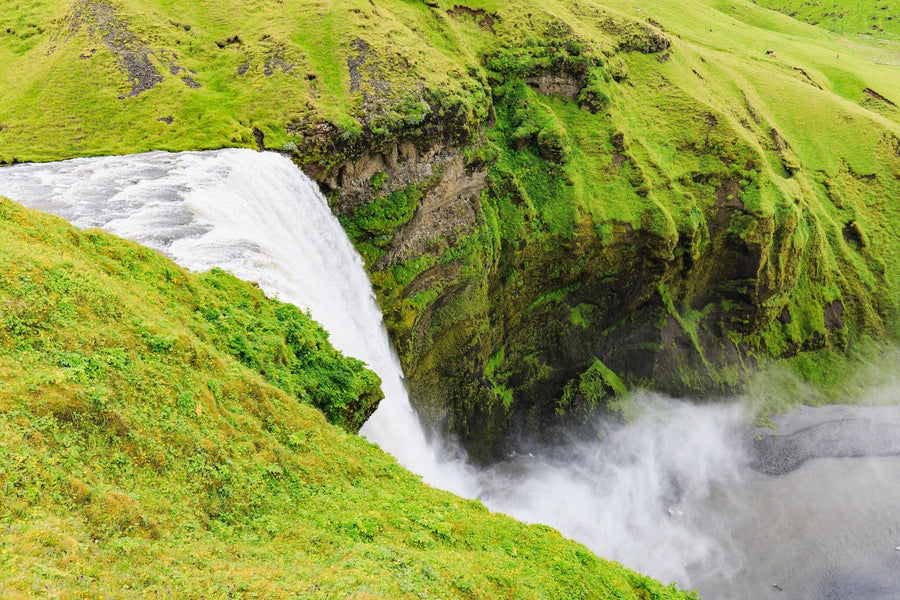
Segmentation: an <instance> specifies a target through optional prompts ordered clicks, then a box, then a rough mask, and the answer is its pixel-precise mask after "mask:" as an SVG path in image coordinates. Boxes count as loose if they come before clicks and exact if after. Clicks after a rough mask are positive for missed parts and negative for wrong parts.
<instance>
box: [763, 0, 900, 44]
mask: <svg viewBox="0 0 900 600" xmlns="http://www.w3.org/2000/svg"><path fill="white" fill-rule="evenodd" d="M757 4H759V5H760V6H765V7H767V8H771V9H773V10H777V11H779V12H783V13H785V14H787V15H789V16H791V17H793V18H795V19H797V20H799V21H803V22H805V23H809V24H811V25H818V26H819V27H822V28H823V29H828V30H830V31H834V32H837V33H839V34H841V35H844V36H847V37H851V38H856V37H859V38H864V39H872V40H884V39H887V40H893V41H897V40H900V8H898V7H897V5H896V4H895V3H893V2H890V1H889V0H837V1H835V0H831V1H830V2H809V1H806V0H758V1H757Z"/></svg>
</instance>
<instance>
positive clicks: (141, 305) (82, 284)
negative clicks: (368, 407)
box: [0, 200, 687, 599]
mask: <svg viewBox="0 0 900 600" xmlns="http://www.w3.org/2000/svg"><path fill="white" fill-rule="evenodd" d="M0 262H2V269H0V272H2V277H0V306H3V321H2V325H0V369H2V374H3V375H2V378H0V483H2V485H3V495H2V496H0V524H2V527H3V536H2V539H0V565H2V572H0V588H2V589H3V595H4V597H5V598H24V597H34V596H52V597H109V596H114V597H133V596H134V597H137V596H140V597H144V596H147V595H160V596H174V597H179V598H200V597H205V598H272V597H279V598H309V597H323V598H326V597H327V598H332V597H359V598H362V597H370V598H372V597H379V598H432V597H442V598H450V597H459V598H469V597H471V598H496V597H503V598H509V597H516V598H546V597H553V598H584V597H594V598H607V597H609V598H612V597H615V598H634V599H639V598H640V599H644V598H661V599H662V598H684V597H687V595H686V594H683V593H681V592H678V591H677V590H675V589H674V588H671V587H665V586H662V585H660V584H658V583H656V582H654V581H652V580H649V579H647V578H644V577H642V576H639V575H637V574H635V573H632V572H630V571H628V570H626V569H624V568H622V567H621V566H619V565H616V564H613V563H608V562H605V561H602V560H600V559H598V558H596V557H595V556H593V555H592V554H591V553H590V552H588V551H587V550H585V549H584V548H583V547H582V546H580V545H578V544H575V543H573V542H570V541H567V540H565V539H563V538H562V537H561V536H560V535H559V534H558V533H556V532H555V531H553V530H551V529H549V528H547V527H542V526H528V525H524V524H521V523H518V522H516V521H514V520H512V519H510V518H507V517H504V516H500V515H492V514H490V513H489V512H488V511H487V510H486V509H485V508H484V507H483V506H482V505H481V504H480V503H479V502H477V501H469V500H462V499H460V498H457V497H455V496H453V495H451V494H449V493H445V492H441V491H438V490H435V489H432V488H430V487H428V486H426V485H424V484H422V483H421V481H420V480H419V479H418V478H417V477H416V476H414V475H412V474H410V473H408V472H407V471H405V470H404V469H402V468H401V467H399V466H398V465H397V464H396V462H395V461H394V460H393V459H392V458H390V457H388V456H387V455H385V454H384V453H382V452H381V451H380V450H378V449H377V448H376V447H375V446H373V445H371V444H369V443H368V442H366V441H365V440H363V439H362V438H359V437H357V436H355V435H349V434H347V433H346V432H345V431H344V430H343V429H339V428H337V427H335V426H333V425H330V424H328V423H327V422H326V421H325V419H323V418H322V414H321V413H320V412H319V411H318V410H316V409H315V408H313V407H312V406H310V404H316V405H319V406H322V407H323V408H324V410H325V413H326V415H327V414H328V413H329V411H332V410H333V408H332V407H333V406H334V405H336V404H341V405H343V404H345V400H346V397H347V395H348V393H352V394H354V395H358V396H361V397H364V396H365V395H366V394H369V395H372V394H374V393H376V391H377V386H376V383H377V382H376V380H375V377H374V376H373V375H372V374H371V373H370V372H368V371H366V370H365V369H364V368H363V366H362V365H361V364H360V363H359V362H358V361H356V360H352V359H346V358H343V357H341V356H340V355H339V354H338V353H337V352H336V351H335V350H333V349H332V348H331V347H330V346H329V345H328V343H327V340H326V335H325V334H324V332H322V330H321V329H320V328H319V327H318V326H316V325H315V324H314V323H312V322H311V321H310V320H309V319H308V318H307V317H306V316H305V315H303V314H302V313H300V312H299V311H298V310H297V309H295V308H293V307H290V306H287V305H284V304H280V303H278V302H276V301H272V300H267V299H265V298H264V297H263V296H262V294H261V293H260V291H259V290H258V289H257V288H255V287H254V286H252V285H251V284H247V283H243V282H240V281H237V280H236V279H234V278H232V277H230V276H228V275H226V274H224V273H221V272H218V271H213V272H210V273H203V274H190V273H187V272H185V271H183V270H182V269H180V268H179V267H177V266H176V265H174V264H172V263H171V262H170V261H168V260H166V259H164V258H162V257H160V256H159V255H157V254H155V253H153V252H151V251H149V250H146V249H144V248H141V247H139V246H137V245H135V244H132V243H128V242H124V241H121V240H118V239H116V238H113V237H112V236H109V235H106V234H103V233H100V232H97V231H87V232H81V231H78V230H76V229H74V228H72V227H70V226H68V225H67V224H65V223H64V222H62V221H61V220H59V219H56V218H51V217H47V216H43V215H41V214H39V213H36V212H33V211H29V210H26V209H23V208H22V207H20V206H18V205H16V204H15V203H13V202H10V201H8V200H2V201H0ZM249 340H253V341H252V342H250V341H249ZM297 349H299V350H297ZM298 361H299V362H298ZM298 399H299V400H300V401H298ZM338 420H339V421H342V419H338Z"/></svg>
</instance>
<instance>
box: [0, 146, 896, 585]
mask: <svg viewBox="0 0 900 600" xmlns="http://www.w3.org/2000/svg"><path fill="white" fill-rule="evenodd" d="M0 195H4V196H8V197H10V198H13V199H15V200H18V201H21V202H24V203H26V204H27V205H29V206H32V207H34V208H39V209H41V210H45V211H49V212H53V213H55V214H58V215H60V216H63V217H65V218H66V219H68V220H70V221H71V222H72V223H74V224H76V225H78V226H79V227H82V228H89V227H102V228H104V229H107V230H108V231H110V232H113V233H116V234H118V235H122V236H126V237H129V238H132V239H134V240H135V241H138V242H141V243H143V244H145V245H148V246H150V247H153V248H156V249H158V250H159V251H161V252H164V253H166V254H168V255H169V256H171V257H173V258H174V259H176V260H177V261H178V262H179V263H181V264H182V265H183V266H185V267H188V268H190V269H193V270H206V269H209V268H212V267H221V268H224V269H226V270H229V271H231V272H233V273H234V274H235V275H238V276H240V277H242V278H244V279H247V280H250V281H255V282H257V283H258V284H259V286H260V287H261V288H262V289H263V290H264V291H266V292H267V293H268V294H270V295H274V296H277V297H278V298H280V299H281V300H284V301H289V302H293V303H296V304H297V305H298V306H301V307H303V308H305V309H308V310H309V311H310V313H311V314H312V316H313V317H314V318H316V319H318V320H319V321H320V322H322V323H323V324H324V325H325V326H326V328H327V329H328V331H329V332H330V334H331V340H332V341H333V343H334V344H335V345H336V347H338V348H339V349H341V350H343V351H344V352H345V353H347V354H348V355H351V356H354V357H356V358H360V359H362V360H364V361H366V362H367V363H368V364H369V365H370V366H371V367H372V368H373V369H374V370H375V371H376V372H377V373H378V374H379V376H380V377H381V380H382V385H383V390H384V393H385V400H384V401H382V403H381V405H380V407H379V409H378V410H377V411H376V412H375V413H374V415H373V416H372V417H371V418H370V419H369V421H368V422H367V423H366V425H365V426H364V427H363V428H362V431H361V433H362V435H364V436H366V437H368V438H369V439H370V440H372V441H374V442H376V443H377V444H379V445H380V446H381V447H382V448H383V449H385V450H386V451H388V452H390V453H392V454H394V456H396V457H397V459H398V460H399V461H400V463H401V464H403V465H404V466H406V467H407V468H409V469H411V470H412V471H414V472H416V473H418V474H420V475H422V476H423V478H424V480H425V481H427V482H430V483H432V484H433V485H436V486H439V487H443V488H445V489H449V490H451V491H454V492H456V493H458V494H461V495H464V496H469V497H478V498H480V499H481V500H482V501H483V502H485V504H486V505H487V506H488V507H489V508H491V509H493V510H499V511H502V512H506V513H508V514H511V515H513V516H516V517H518V518H521V519H524V520H525V521H528V522H538V523H545V524H548V525H551V526H553V527H556V528H557V529H559V530H560V531H561V532H563V533H564V534H565V535H567V536H570V537H572V538H574V539H576V540H578V541H580V542H582V543H584V544H585V545H587V546H588V547H589V548H591V549H592V550H593V551H595V552H597V553H598V554H599V555H601V556H605V557H608V558H611V559H613V560H617V561H621V562H623V563H625V564H626V565H629V566H631V567H634V568H637V569H638V570H640V571H642V572H645V573H648V574H650V575H652V576H654V577H656V578H659V579H661V580H663V581H676V582H677V583H678V584H679V585H681V586H682V587H687V588H689V589H693V588H696V589H698V590H699V592H700V593H701V596H702V597H709V598H734V599H744V598H747V599H749V598H769V597H771V598H778V597H780V594H781V593H788V594H790V597H792V598H809V599H810V600H811V599H813V598H844V599H848V598H859V599H863V598H866V599H873V598H890V597H892V594H893V593H895V591H896V589H897V588H898V586H900V579H898V578H897V573H898V572H900V571H898V569H897V566H898V561H900V553H898V552H897V551H896V550H895V549H894V548H895V546H896V545H897V544H898V543H900V541H898V540H900V538H898V536H900V521H898V515H900V487H898V486H897V484H896V482H897V481H900V479H898V477H900V447H898V445H897V443H896V440H897V439H900V410H898V409H897V408H896V406H894V407H883V408H871V409H862V408H857V409H853V408H849V407H845V408H831V409H819V410H818V411H817V410H813V409H808V410H807V412H800V413H798V414H796V415H795V416H791V417H788V418H782V419H779V421H780V426H779V428H778V431H777V434H778V435H776V436H772V435H771V434H770V433H768V432H766V431H764V430H756V429H754V428H753V426H752V402H751V403H748V402H747V401H745V402H744V403H740V402H736V401H729V402H725V403H720V404H712V405H706V406H695V405H692V404H690V403H685V402H683V401H678V402H676V401H673V400H668V399H664V398H662V397H659V396H656V395H653V394H647V393H637V398H636V399H635V401H634V402H635V411H636V412H635V416H634V420H633V422H631V423H630V424H628V425H617V424H609V423H608V424H605V425H604V424H602V423H601V422H598V423H596V426H597V427H598V429H597V432H598V436H597V437H595V439H594V441H591V440H589V439H585V438H583V437H580V436H569V435H567V434H566V432H565V431H558V432H556V433H557V435H558V436H559V439H560V440H561V442H560V443H556V444H552V445H547V444H544V445H537V446H531V447H532V449H533V450H534V453H526V454H523V455H520V456H515V457H508V458H507V459H506V460H503V461H500V462H498V463H496V464H494V465H492V466H491V467H489V468H486V469H485V468H478V467H476V466H474V465H472V464H470V463H469V462H468V461H467V460H466V459H465V456H464V453H463V451H462V450H460V449H454V445H453V443H452V442H451V441H450V440H442V439H441V438H440V436H439V435H437V434H436V432H431V433H430V434H429V433H428V432H427V431H426V430H425V429H424V428H423V427H422V425H421V424H420V421H419V420H418V419H417V418H416V416H415V415H414V413H413V412H412V410H411V408H410V406H409V402H408V400H407V398H406V393H405V390H404V388H403V381H402V372H401V371H400V369H399V363H398V362H397V360H396V357H395V356H394V354H393V351H392V349H391V347H390V342H389V341H388V339H387V336H386V333H385V331H384V329H383V326H382V325H381V317H380V314H379V312H378V309H377V306H376V305H375V303H374V298H373V295H372V292H371V288H370V285H369V283H368V279H367V277H366V274H365V271H364V270H363V268H362V263H361V261H360V259H359V257H358V256H357V255H356V254H355V252H354V251H353V249H352V246H351V245H350V243H349V241H348V240H347V239H346V235H345V234H344V232H343V230H342V228H341V227H340V225H339V224H338V223H337V220H336V219H335V218H334V217H333V216H332V215H331V212H330V210H329V209H328V206H327V203H326V202H325V199H324V198H323V197H322V196H321V194H320V193H319V192H318V189H317V188H316V186H315V184H314V183H312V182H311V181H310V180H308V179H307V178H305V176H303V174H302V173H301V172H300V171H299V170H297V169H296V168H295V167H294V166H293V165H292V164H291V163H290V161H288V160H287V159H286V158H284V157H282V156H279V155H277V154H274V153H258V152H255V151H249V150H222V151H216V152H207V153H182V154H168V153H151V154H144V155H135V156H128V157H105V158H97V159H76V160H72V161H66V162H62V163H50V164H45V165H20V166H16V167H8V168H4V169H2V170H0ZM898 390H900V388H898V387H897V385H896V384H894V385H893V386H889V387H884V388H883V389H881V390H870V391H869V392H867V393H868V394H869V398H868V399H869V401H875V400H876V398H874V394H875V393H876V392H879V393H881V394H882V395H883V396H884V397H885V398H886V399H887V400H890V398H891V397H894V396H896V394H897V393H898ZM848 425H849V426H848ZM816 427H819V428H820V433H819V434H818V436H814V439H811V440H810V439H806V440H804V437H803V435H804V434H803V432H805V431H809V430H810V429H815V428H816ZM754 435H758V436H759V437H758V438H757V441H753V436H754ZM767 440H768V441H770V442H772V443H771V444H768V445H766V441H767ZM781 442H784V443H781ZM804 452H809V453H810V457H811V458H813V459H815V460H814V461H813V462H812V463H811V464H807V465H804V464H803V463H804V462H805V461H804V460H800V459H793V461H794V462H790V461H791V460H792V459H791V457H792V456H796V455H798V453H799V454H801V455H802V454H803V453H804ZM865 456H871V457H873V458H864V457H865ZM851 457H854V458H851ZM879 457H880V458H879ZM786 461H787V462H786ZM754 462H755V463H756V464H755V465H753V464H752V463H754ZM785 464H787V465H788V466H783V465H785ZM778 465H782V466H781V467H779V466H778ZM751 467H753V468H751ZM767 472H768V473H771V474H770V475H766V474H764V473H767ZM810 515H815V517H811V516H810Z"/></svg>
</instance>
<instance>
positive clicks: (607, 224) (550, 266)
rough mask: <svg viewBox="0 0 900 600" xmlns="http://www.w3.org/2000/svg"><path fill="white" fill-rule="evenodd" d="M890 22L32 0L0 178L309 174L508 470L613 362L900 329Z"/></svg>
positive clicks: (655, 374) (718, 367) (673, 5)
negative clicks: (132, 158)
mask: <svg viewBox="0 0 900 600" xmlns="http://www.w3.org/2000/svg"><path fill="white" fill-rule="evenodd" d="M845 4H846V5H845ZM851 4H852V6H851ZM769 8H776V9H778V10H781V11H783V12H787V13H788V14H794V15H795V17H796V19H792V18H790V17H789V16H786V15H784V14H780V13H777V12H774V11H772V10H769ZM892 10H893V9H891V8H890V7H889V6H888V4H886V3H884V2H880V1H879V2H876V1H874V0H873V1H872V2H857V3H844V4H842V3H840V2H838V3H837V4H835V3H830V4H829V6H828V7H826V6H825V4H823V5H822V6H816V5H815V3H806V4H802V5H800V4H799V3H792V2H791V1H790V0H784V1H781V2H779V1H777V0H760V2H759V3H753V2H749V1H748V0H735V2H731V3H722V2H719V1H718V0H701V1H699V2H692V3H690V7H689V8H687V9H686V8H685V4H684V2H683V0H667V1H665V2H656V1H654V2H651V1H650V0H647V1H646V2H644V1H640V2H637V3H632V4H630V5H629V6H627V7H624V6H622V5H621V3H612V2H610V3H606V2H602V1H601V2H587V1H585V2H574V3H573V2H570V1H564V0H548V1H546V2H540V3H538V2H535V1H534V0H517V1H516V2H499V1H494V0H468V1H466V2H459V1H456V0H454V1H450V0H439V1H435V2H428V3H426V2H408V1H401V0H390V1H385V2H380V3H371V2H366V1H365V0H342V1H341V2H332V3H327V5H323V4H321V3H318V4H317V3H314V2H310V1H309V0H285V2H284V3H277V4H259V3H255V2H249V1H246V0H225V1H224V2H223V1H222V0H217V1H215V2H213V1H212V0H209V1H203V2H195V3H191V5H190V6H187V7H185V6H181V5H180V4H179V5H178V6H177V10H176V5H175V4H174V3H171V2H169V1H168V0H153V1H151V2H137V0H119V1H117V2H107V1H105V0H79V1H77V2H74V3H70V2H67V1H64V0H46V1H44V2H40V3H30V4H28V5H25V4H21V3H20V4H17V5H16V6H15V8H13V9H11V10H9V11H6V13H5V14H4V15H3V17H0V18H2V19H3V25H4V26H3V27H0V60H2V61H3V63H4V64H6V65H9V66H10V68H8V69H5V70H4V72H3V73H2V74H0V85H2V86H3V89H4V90H9V92H8V93H5V94H4V95H3V97H2V98H0V161H3V162H13V161H17V160H49V159H54V158H64V157H70V156H75V155H85V154H107V153H123V152H135V151H140V150H148V149H172V150H176V149H198V148H211V147H221V146H228V145H238V146H266V147H268V148H275V149H281V150H282V151H285V152H288V153H290V154H292V155H293V157H294V158H295V160H296V161H297V163H298V164H300V165H302V166H303V167H304V169H305V170H306V171H307V172H308V173H310V174H312V175H314V176H315V177H316V178H317V179H318V180H319V181H320V183H321V184H322V185H323V188H325V189H326V190H330V191H331V200H332V202H333V205H334V208H335V210H336V212H338V213H339V214H340V215H341V218H342V222H343V224H344V226H345V227H346V229H347V231H348V233H349V234H350V235H351V237H352V238H353V239H354V240H355V242H356V243H357V246H358V248H359V249H360V251H361V253H362V254H363V256H364V258H365V259H366V261H367V264H368V265H369V269H370V272H371V273H372V278H373V282H374V283H375V286H376V290H377V292H378V294H379V297H380V299H381V301H382V304H383V306H384V309H385V313H386V320H387V323H388V325H389V328H390V330H391V333H392V335H393V337H394V339H395V341H396V343H397V345H398V348H399V351H400V354H401V357H402V359H403V362H404V366H405V369H406V371H407V373H408V376H409V382H410V384H411V386H412V389H413V395H414V398H415V401H416V402H417V403H418V406H419V407H420V408H421V409H422V410H423V411H424V412H425V413H426V414H427V415H428V416H429V418H431V419H432V420H433V421H435V422H441V423H445V424H447V426H448V427H449V428H451V429H452V430H454V431H455V432H456V433H458V434H460V435H461V436H462V438H463V440H464V441H465V442H466V443H467V445H468V446H469V448H470V450H472V451H473V452H474V453H475V454H476V455H478V454H482V453H483V454H484V455H485V456H486V457H490V456H492V455H494V454H496V452H497V451H498V450H499V447H500V446H502V444H503V443H505V440H506V435H507V434H508V433H509V431H511V429H512V428H513V426H518V425H516V423H518V424H519V425H521V424H522V423H523V422H527V423H532V424H537V425H536V426H539V424H541V423H544V422H547V421H548V420H552V418H555V416H559V415H560V413H565V412H566V410H565V407H567V406H571V402H570V400H569V399H567V398H568V396H565V394H567V393H568V392H566V391H565V390H573V389H576V388H578V387H579V385H580V383H579V382H581V381H582V380H583V379H584V378H585V377H588V378H590V377H591V376H590V374H589V371H590V370H591V369H592V368H593V367H592V366H593V365H595V364H596V363H597V362H598V361H599V363H600V364H602V365H605V367H606V368H607V369H609V370H610V372H611V373H612V374H613V375H614V376H615V377H616V378H617V379H618V380H619V381H621V382H622V383H623V384H624V385H626V386H634V385H643V386H650V387H654V388H657V389H662V390H665V391H668V392H671V393H678V394H692V395H697V394H723V393H732V392H734V391H738V390H740V389H743V387H744V386H745V385H746V382H747V373H748V372H750V371H751V370H752V368H753V365H755V364H758V363H760V362H761V361H762V362H765V361H766V360H768V359H770V358H778V359H788V358H791V357H793V356H796V355H797V354H802V353H804V352H820V351H824V352H825V353H826V354H828V355H833V356H835V357H838V359H840V357H846V356H852V355H854V350H853V346H854V345H856V344H858V343H861V341H862V340H864V339H869V338H871V339H875V340H885V339H890V338H891V337H892V336H895V335H896V334H897V330H896V327H895V325H894V324H896V322H897V321H896V319H895V317H894V315H896V312H897V298H900V274H898V272H897V270H896V269H893V268H892V265H895V264H897V262H898V261H897V259H898V258H900V257H898V253H900V239H898V235H897V233H896V231H895V230H894V228H893V227H892V226H891V224H893V223H896V222H897V221H898V217H900V215H898V214H897V207H896V206H895V203H890V202H885V201H884V199H885V198H891V197H896V196H898V195H900V184H898V179H897V173H898V172H900V150H898V149H900V141H898V140H900V125H898V123H900V109H898V108H897V106H898V103H900V99H898V98H892V97H891V94H892V93H893V90H895V89H900V79H898V75H897V72H896V69H895V68H894V66H893V65H895V64H896V60H897V58H896V57H897V56H898V54H900V46H898V44H900V40H897V39H896V38H895V37H892V35H893V34H892V31H893V29H892V28H893V27H894V25H893V24H894V23H896V22H897V20H896V19H895V17H894V15H893V13H892ZM795 13H796V14H795ZM819 13H821V15H820V14H819ZM296 14H302V15H303V18H302V19H298V18H293V17H292V16H291V15H296ZM219 15H239V18H221V17H220V16H219ZM801 18H802V19H806V20H807V21H812V22H818V24H819V25H820V26H821V27H830V28H831V29H833V30H834V31H837V32H839V33H843V34H845V35H846V37H841V36H838V35H835V34H833V33H829V32H826V31H823V30H822V29H820V28H816V27H811V26H809V25H807V24H804V23H801V22H800V21H799V20H797V19H801ZM872 25H876V28H877V29H879V31H877V32H876V33H878V35H875V36H874V37H872V38H869V37H866V35H868V34H866V35H863V36H861V35H857V34H858V33H860V32H862V31H863V30H865V31H870V32H873V31H876V30H875V29H872ZM864 26H865V27H864ZM861 28H862V29H861ZM76 81H77V82H79V84H78V85H77V86H74V85H72V82H76ZM36 140H40V143H37V142H36ZM410 148H412V150H410ZM454 157H455V158H454ZM454 160H455V161H457V162H458V161H462V162H463V167H462V169H464V172H463V173H460V170H461V168H456V167H455V166H454V165H457V163H454ZM457 166H458V165H457ZM466 178H468V179H466ZM461 182H462V183H461ZM463 183H464V184H465V185H463ZM467 186H468V187H467ZM461 187H462V188H466V189H468V190H469V191H468V192H466V193H465V194H463V195H455V196H454V195H453V194H454V191H455V190H459V189H461ZM473 190H474V191H473ZM429 215H431V216H429ZM579 307H581V308H579ZM582 309H583V310H582ZM573 314H574V315H575V316H574V317H573ZM573 318H574V321H575V322H573ZM576 322H577V324H576ZM559 348H564V349H565V350H563V351H560V350H559ZM801 362H802V361H799V360H798V361H793V362H789V363H788V364H793V365H797V364H800V363H801ZM798 368H799V367H798ZM799 372H800V373H801V374H802V375H803V376H804V377H811V378H812V379H813V380H814V381H813V383H815V384H816V385H827V384H828V382H827V381H825V380H824V379H822V378H819V377H818V376H817V375H816V374H817V373H820V371H819V370H816V369H805V368H804V369H800V371H799ZM564 396H565V397H564ZM615 398H616V397H615V395H614V394H610V395H609V396H608V398H607V400H609V401H610V402H611V403H612V404H610V405H609V406H608V407H607V408H608V409H610V410H615V408H614V407H615ZM591 405H592V406H595V407H597V408H598V409H599V410H604V406H606V403H605V402H604V401H603V399H602V398H597V399H596V401H594V402H592V403H591ZM563 416H564V415H563ZM485 428H487V429H485ZM525 428H526V429H529V428H531V425H527V426H526V427H525ZM476 446H481V447H476Z"/></svg>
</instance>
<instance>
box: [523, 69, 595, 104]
mask: <svg viewBox="0 0 900 600" xmlns="http://www.w3.org/2000/svg"><path fill="white" fill-rule="evenodd" d="M525 83H527V84H528V85H530V86H531V87H533V88H534V89H536V90H538V91H539V92H540V93H542V94H543V95H545V96H550V95H552V94H558V95H560V96H565V97H566V98H569V99H571V100H575V99H576V98H577V97H578V94H580V93H581V90H582V88H583V87H584V86H583V85H582V84H581V82H580V81H578V79H576V78H575V77H573V76H572V75H569V74H567V73H563V74H560V75H553V74H548V75H539V76H537V77H527V78H525Z"/></svg>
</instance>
